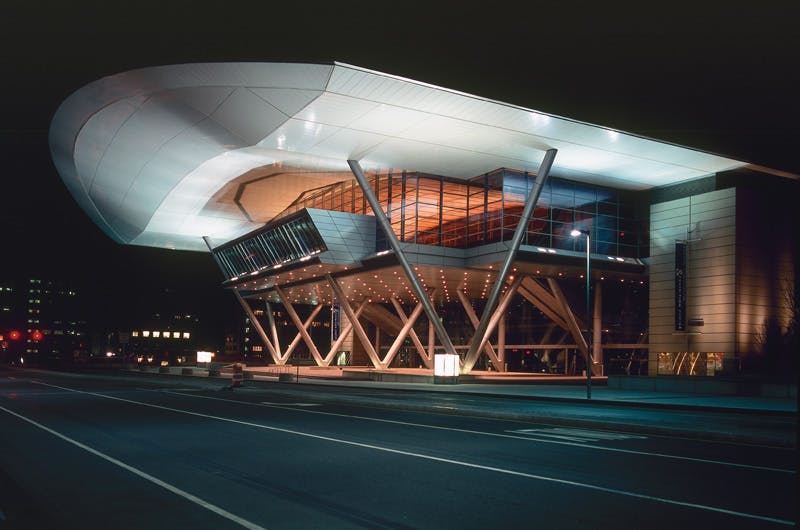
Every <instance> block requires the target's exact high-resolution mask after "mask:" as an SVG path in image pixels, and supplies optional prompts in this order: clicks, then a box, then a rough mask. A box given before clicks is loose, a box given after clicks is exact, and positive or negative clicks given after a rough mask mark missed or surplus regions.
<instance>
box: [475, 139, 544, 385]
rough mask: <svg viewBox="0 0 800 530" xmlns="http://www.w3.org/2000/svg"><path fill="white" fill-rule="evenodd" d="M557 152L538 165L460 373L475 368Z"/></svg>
mask: <svg viewBox="0 0 800 530" xmlns="http://www.w3.org/2000/svg"><path fill="white" fill-rule="evenodd" d="M557 152H558V150H557V149H548V150H547V152H546V153H545V155H544V159H543V160H542V163H541V164H540V165H539V171H538V173H537V175H536V180H535V181H534V183H533V189H531V192H530V193H529V194H528V197H527V199H525V207H524V208H523V209H522V214H521V215H520V217H519V222H518V223H517V228H516V229H514V236H513V237H512V238H511V241H510V242H509V245H508V247H509V248H508V254H507V255H506V257H505V259H504V260H503V264H502V265H501V266H500V270H499V271H498V273H497V278H495V282H494V285H493V286H492V291H491V292H490V293H489V296H488V298H487V299H486V307H485V309H484V310H483V314H482V315H481V321H480V322H479V323H478V328H477V329H476V330H475V337H477V339H478V340H474V339H473V341H472V343H471V344H470V347H469V350H468V351H467V354H466V356H465V357H464V364H463V365H462V366H461V373H464V374H468V373H469V372H470V371H471V370H472V367H473V366H475V361H477V360H478V352H479V351H480V348H481V343H483V342H484V337H485V336H486V328H487V326H488V325H489V318H491V316H492V315H493V314H494V310H495V306H496V305H497V302H498V300H499V299H500V293H501V291H502V290H503V287H504V286H505V284H506V278H508V274H509V272H510V271H511V267H512V265H513V264H514V259H515V258H516V256H517V251H518V250H519V245H520V243H522V237H523V236H524V235H525V234H526V233H527V231H528V222H529V221H530V219H531V214H533V209H534V207H536V202H537V201H538V200H539V195H540V194H541V193H542V188H543V187H544V183H545V182H546V181H547V177H548V176H549V174H550V168H551V167H552V166H553V160H554V159H555V157H556V153H557Z"/></svg>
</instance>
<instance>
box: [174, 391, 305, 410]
mask: <svg viewBox="0 0 800 530" xmlns="http://www.w3.org/2000/svg"><path fill="white" fill-rule="evenodd" d="M170 394H179V392H170ZM261 404H262V405H270V406H276V405H277V406H281V407H319V406H320V404H319V403H280V402H273V401H262V402H261Z"/></svg>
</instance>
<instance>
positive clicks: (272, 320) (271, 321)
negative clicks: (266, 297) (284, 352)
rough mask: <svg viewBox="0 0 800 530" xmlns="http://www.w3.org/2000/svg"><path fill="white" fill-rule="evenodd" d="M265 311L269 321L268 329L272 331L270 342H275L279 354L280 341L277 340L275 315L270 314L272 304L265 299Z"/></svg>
mask: <svg viewBox="0 0 800 530" xmlns="http://www.w3.org/2000/svg"><path fill="white" fill-rule="evenodd" d="M265 306H266V311H267V321H268V322H269V329H270V331H271V332H272V342H273V343H274V344H275V351H277V352H278V355H281V343H280V341H279V340H278V327H277V326H276V325H275V317H274V316H272V305H271V304H270V303H269V301H265Z"/></svg>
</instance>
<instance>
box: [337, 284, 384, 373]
mask: <svg viewBox="0 0 800 530" xmlns="http://www.w3.org/2000/svg"><path fill="white" fill-rule="evenodd" d="M325 279H326V280H328V284H329V285H330V286H331V291H333V295H334V296H335V297H336V300H337V301H338V302H339V306H340V307H341V308H342V309H343V310H344V312H345V314H346V315H347V318H348V320H350V323H351V324H352V325H353V331H354V332H355V334H356V337H358V340H359V341H360V342H361V345H362V346H364V350H365V351H366V352H367V356H368V357H369V360H370V361H372V366H374V367H375V368H381V361H380V359H379V358H378V353H377V352H376V351H375V348H374V347H373V346H372V343H371V342H370V341H369V337H367V333H366V332H365V331H364V327H363V326H362V325H361V322H359V321H358V317H357V316H356V314H355V312H354V311H353V308H352V307H351V306H350V302H348V301H347V297H346V296H345V295H344V292H343V291H342V288H341V286H340V285H339V284H338V283H336V280H334V279H333V277H332V276H331V275H330V274H326V275H325Z"/></svg>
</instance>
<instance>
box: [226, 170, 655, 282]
mask: <svg viewBox="0 0 800 530" xmlns="http://www.w3.org/2000/svg"><path fill="white" fill-rule="evenodd" d="M535 180H536V175H533V174H528V173H524V172H519V171H513V170H509V169H498V170H496V171H492V172H490V173H487V174H485V175H480V176H478V177H475V178H474V179H471V180H469V181H463V180H455V179H450V178H446V177H441V176H438V175H428V174H422V173H412V172H406V171H401V170H390V171H387V172H383V173H378V174H373V175H371V176H370V183H371V187H372V189H373V190H374V191H375V192H376V195H377V197H378V198H379V200H380V203H381V204H382V205H383V208H384V211H385V212H386V215H387V217H388V218H389V220H390V223H391V225H392V229H393V231H394V233H395V234H396V235H397V237H398V239H399V240H400V241H403V242H406V243H419V244H423V245H436V246H446V247H456V248H469V247H475V246H480V245H486V244H489V243H494V242H498V241H507V240H510V239H511V238H512V237H513V234H514V231H515V229H516V227H517V225H518V224H519V220H520V217H521V215H522V210H523V208H524V206H525V200H526V198H527V197H528V194H529V193H530V191H531V189H532V188H533V185H534V183H535ZM303 208H323V209H332V210H336V211H343V212H349V213H358V214H362V215H372V211H371V209H370V207H369V206H368V205H367V203H366V200H365V199H364V194H363V193H362V192H361V189H360V188H359V187H358V184H357V183H356V181H355V180H349V181H342V182H339V183H336V184H333V185H331V186H326V187H324V188H319V189H316V190H311V191H309V192H306V193H305V194H303V195H302V196H301V197H299V198H298V199H297V200H296V201H295V202H294V203H293V204H292V205H291V206H290V207H289V208H287V209H286V210H285V211H284V212H282V213H281V214H280V215H279V216H277V217H276V219H280V218H283V217H285V216H288V215H291V214H293V213H295V212H298V211H300V210H302V209H303ZM635 211H636V208H635V205H634V204H633V203H632V201H631V200H629V198H628V197H627V195H626V194H625V193H623V192H619V191H617V190H614V189H611V188H604V187H600V186H592V185H590V184H586V183H581V182H574V181H570V180H565V179H559V178H550V179H548V181H547V183H545V186H544V187H543V188H542V192H541V195H540V196H539V201H538V202H537V205H536V208H535V209H534V212H533V216H532V218H531V221H530V223H529V225H528V230H527V233H526V234H525V237H524V238H523V244H526V245H532V246H541V247H548V248H557V249H564V250H573V251H585V250H586V247H585V242H584V241H583V240H581V239H580V238H573V237H571V236H570V232H571V231H572V230H573V229H575V228H578V229H581V230H590V231H591V233H592V238H591V240H592V252H593V253H603V254H608V255H613V256H627V257H639V246H638V245H639V242H640V237H639V230H638V222H637V220H636V218H635V214H634V212H635ZM378 237H381V236H380V234H379V235H378ZM279 243H280V244H283V241H282V240H281V241H280V242H279ZM383 243H385V242H383ZM379 247H381V248H383V247H382V245H381V244H379ZM286 252H291V249H282V250H281V251H280V252H279V254H283V253H286ZM253 259H254V258H251V257H249V252H244V253H243V254H240V255H238V256H232V257H230V261H231V262H232V263H236V264H237V266H238V267H244V266H246V265H247V263H248V262H250V261H253ZM256 259H257V258H256Z"/></svg>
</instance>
